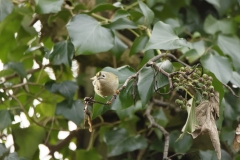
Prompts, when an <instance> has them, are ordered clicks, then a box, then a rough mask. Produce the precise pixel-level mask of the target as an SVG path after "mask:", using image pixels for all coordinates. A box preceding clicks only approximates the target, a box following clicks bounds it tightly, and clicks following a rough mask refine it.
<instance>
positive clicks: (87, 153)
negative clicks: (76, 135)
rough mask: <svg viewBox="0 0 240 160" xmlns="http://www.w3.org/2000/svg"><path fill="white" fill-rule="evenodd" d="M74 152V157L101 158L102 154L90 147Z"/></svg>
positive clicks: (100, 159) (96, 159) (90, 159)
mask: <svg viewBox="0 0 240 160" xmlns="http://www.w3.org/2000/svg"><path fill="white" fill-rule="evenodd" d="M75 152H76V159H86V160H87V159H89V160H102V156H101V155H99V154H98V152H97V151H96V150H95V149H94V148H92V149H90V150H85V149H78V150H76V151H75Z"/></svg>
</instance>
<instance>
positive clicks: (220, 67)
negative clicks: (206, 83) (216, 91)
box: [200, 54, 232, 84]
mask: <svg viewBox="0 0 240 160" xmlns="http://www.w3.org/2000/svg"><path fill="white" fill-rule="evenodd" d="M200 61H201V64H202V66H203V67H204V68H206V69H208V70H209V71H211V72H212V73H213V74H214V75H215V76H216V77H217V79H218V80H219V81H221V82H222V83H225V84H227V83H228V82H229V81H230V79H231V77H232V67H231V64H230V63H229V61H228V59H227V58H225V57H223V56H219V55H214V54H206V55H204V56H202V58H201V60H200Z"/></svg>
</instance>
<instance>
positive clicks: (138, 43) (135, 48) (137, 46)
mask: <svg viewBox="0 0 240 160" xmlns="http://www.w3.org/2000/svg"><path fill="white" fill-rule="evenodd" d="M148 40H149V38H148V36H146V35H141V36H140V37H137V38H136V39H135V40H134V42H133V45H132V47H131V49H130V53H129V55H130V56H131V55H134V54H136V53H138V52H140V51H142V50H143V49H144V47H145V46H146V44H147V42H148Z"/></svg>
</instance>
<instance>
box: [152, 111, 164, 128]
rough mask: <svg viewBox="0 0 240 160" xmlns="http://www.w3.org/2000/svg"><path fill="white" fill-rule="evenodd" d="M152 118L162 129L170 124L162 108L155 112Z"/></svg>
mask: <svg viewBox="0 0 240 160" xmlns="http://www.w3.org/2000/svg"><path fill="white" fill-rule="evenodd" d="M152 116H153V117H154V119H155V120H156V121H157V123H158V124H159V125H161V126H162V127H165V126H166V124H167V123H168V119H167V117H166V115H165V113H164V111H163V109H162V108H159V109H157V110H154V113H153V114H152Z"/></svg>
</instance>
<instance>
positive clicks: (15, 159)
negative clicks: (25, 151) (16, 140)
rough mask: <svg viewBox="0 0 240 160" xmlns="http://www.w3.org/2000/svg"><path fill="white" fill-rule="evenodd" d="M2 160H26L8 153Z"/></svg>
mask: <svg viewBox="0 0 240 160" xmlns="http://www.w3.org/2000/svg"><path fill="white" fill-rule="evenodd" d="M4 160H27V159H25V158H19V157H18V154H17V153H16V152H13V153H10V154H9V155H8V156H6V157H4Z"/></svg>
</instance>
